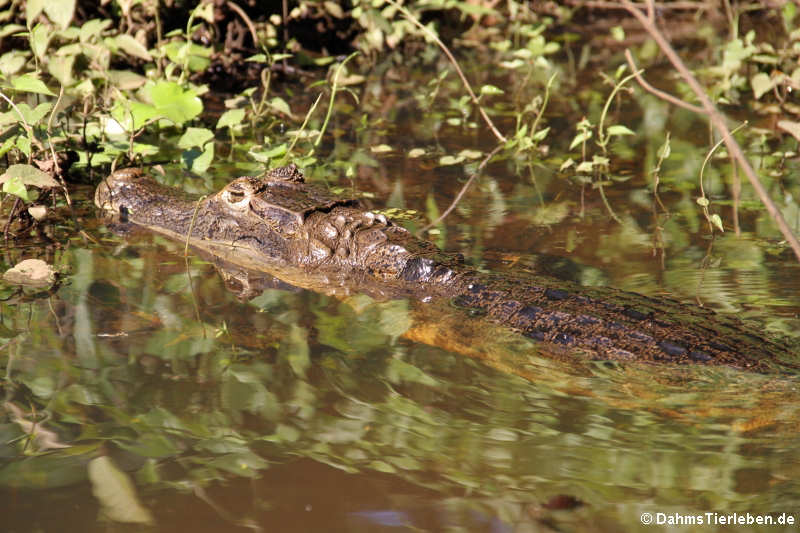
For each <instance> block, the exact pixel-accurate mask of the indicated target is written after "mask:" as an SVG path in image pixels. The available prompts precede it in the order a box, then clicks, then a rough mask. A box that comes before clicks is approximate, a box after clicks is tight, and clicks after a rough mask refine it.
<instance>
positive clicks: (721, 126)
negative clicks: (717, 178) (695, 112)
mask: <svg viewBox="0 0 800 533" xmlns="http://www.w3.org/2000/svg"><path fill="white" fill-rule="evenodd" d="M621 2H622V5H623V6H625V9H627V10H628V12H629V13H630V14H631V15H633V16H634V17H636V19H637V20H638V21H639V23H640V24H641V25H642V26H643V27H644V29H645V30H647V33H649V34H650V36H651V37H653V40H655V41H656V44H658V46H659V48H661V51H662V52H664V55H666V56H667V59H669V61H670V63H672V65H673V66H674V67H675V69H676V70H677V71H678V72H679V73H680V75H681V77H683V79H684V80H685V81H686V83H687V84H688V85H689V87H691V89H692V91H694V93H695V94H696V95H697V98H698V99H699V100H700V103H701V104H702V106H703V109H704V110H705V114H707V115H708V117H709V120H710V121H711V124H712V125H713V126H714V128H715V129H716V130H717V133H719V134H720V135H721V136H722V139H723V141H724V142H725V147H726V148H727V149H728V153H729V154H730V155H731V157H732V158H733V159H734V160H736V162H738V163H739V166H740V167H741V168H742V171H743V172H744V173H745V176H747V179H748V181H749V182H750V185H752V186H753V189H754V190H755V191H756V194H757V195H758V197H759V199H760V200H761V203H763V204H764V207H765V208H766V209H767V212H768V213H769V214H770V216H771V217H772V219H773V220H774V221H775V223H776V224H777V226H778V229H779V230H780V232H781V234H782V235H783V237H784V239H786V242H787V243H788V244H789V246H790V247H791V248H792V251H794V254H795V256H796V257H797V260H798V261H800V242H798V240H797V237H796V236H795V235H794V234H793V233H792V230H791V228H789V225H788V224H787V223H786V219H784V218H783V215H782V214H781V212H780V210H779V209H778V208H777V206H776V205H775V203H774V202H773V201H772V198H770V196H769V193H768V192H767V190H766V189H765V188H764V186H763V185H762V184H761V182H760V181H759V179H758V176H756V173H755V171H754V170H753V167H752V166H750V162H749V161H748V160H747V158H746V157H745V155H744V153H743V152H742V149H741V147H740V146H739V143H737V142H736V140H735V139H734V138H733V137H732V136H731V132H730V131H729V130H728V126H727V125H726V124H725V117H724V116H723V115H722V114H721V113H720V112H719V111H718V110H717V108H716V107H715V106H714V104H713V103H712V102H711V99H710V98H709V97H708V95H707V94H706V92H705V90H704V89H703V87H702V86H701V85H700V82H698V81H697V78H695V77H694V76H693V75H692V73H691V72H690V71H689V69H688V68H686V65H684V63H683V61H682V60H681V58H680V56H678V54H677V52H675V49H674V48H672V46H671V45H670V44H669V42H668V41H667V40H666V38H665V37H664V35H663V34H662V33H661V32H660V31H659V30H658V28H657V27H656V26H655V24H654V23H653V22H652V21H650V20H649V19H648V18H647V16H645V14H644V13H642V12H641V11H640V10H639V9H638V8H637V7H636V5H634V4H633V3H631V2H630V0H621ZM648 4H649V5H652V0H648Z"/></svg>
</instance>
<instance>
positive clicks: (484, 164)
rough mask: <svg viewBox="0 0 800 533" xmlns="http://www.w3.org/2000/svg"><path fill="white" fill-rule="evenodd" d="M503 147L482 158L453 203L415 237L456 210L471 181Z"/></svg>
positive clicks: (499, 145) (500, 145) (500, 146)
mask: <svg viewBox="0 0 800 533" xmlns="http://www.w3.org/2000/svg"><path fill="white" fill-rule="evenodd" d="M503 146H504V145H502V144H498V145H497V147H496V148H495V149H494V150H492V151H491V152H490V153H489V155H487V156H486V157H484V158H483V161H481V164H480V165H478V168H477V169H475V172H473V173H472V175H471V176H470V177H469V179H468V180H467V182H466V183H465V184H464V186H463V187H461V190H460V191H458V194H457V195H456V197H455V198H454V199H453V202H452V203H451V204H450V206H449V207H448V208H447V209H445V210H444V213H442V214H441V215H439V218H437V219H436V220H434V221H433V222H431V223H430V224H428V225H427V226H425V227H424V228H422V229H420V230H419V231H417V232H416V233H415V235H417V236H419V235H421V234H422V233H424V232H426V231H428V230H429V229H431V228H432V227H434V226H435V225H436V224H438V223H439V222H441V221H442V220H444V219H445V217H446V216H447V215H449V214H450V213H451V212H452V211H453V209H455V208H456V206H457V205H458V202H460V201H461V198H462V197H463V196H464V194H465V193H466V192H467V189H469V186H470V185H472V182H473V181H475V178H477V177H478V175H479V174H480V173H481V170H483V169H484V167H486V164H487V163H489V160H490V159H491V158H493V157H494V156H495V154H497V152H499V151H500V150H501V149H502V148H503Z"/></svg>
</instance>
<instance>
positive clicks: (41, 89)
mask: <svg viewBox="0 0 800 533" xmlns="http://www.w3.org/2000/svg"><path fill="white" fill-rule="evenodd" d="M11 86H12V87H13V88H14V90H17V91H22V92H25V93H38V94H46V95H48V96H55V95H56V94H55V93H54V92H53V91H51V90H50V89H48V88H47V85H45V84H44V82H42V80H40V79H39V78H37V77H36V76H34V75H33V74H23V75H22V76H17V77H15V78H12V80H11Z"/></svg>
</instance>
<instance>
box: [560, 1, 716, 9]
mask: <svg viewBox="0 0 800 533" xmlns="http://www.w3.org/2000/svg"><path fill="white" fill-rule="evenodd" d="M565 3H566V4H568V5H571V6H576V7H588V8H590V9H625V8H624V7H623V6H620V5H619V2H603V1H602V0H585V1H584V0H566V2H565ZM708 4H709V3H708V2H686V1H684V2H662V3H659V4H656V5H655V7H657V8H658V9H659V11H667V10H671V11H694V10H697V11H707V10H708V9H709V7H708ZM633 5H634V6H636V5H639V6H642V7H645V5H644V4H633Z"/></svg>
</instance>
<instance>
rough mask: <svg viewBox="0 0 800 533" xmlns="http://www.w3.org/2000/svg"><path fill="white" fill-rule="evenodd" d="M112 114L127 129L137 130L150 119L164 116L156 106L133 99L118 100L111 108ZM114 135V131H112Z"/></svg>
mask: <svg viewBox="0 0 800 533" xmlns="http://www.w3.org/2000/svg"><path fill="white" fill-rule="evenodd" d="M111 116H112V117H114V120H116V121H117V123H119V125H120V126H122V128H123V129H124V130H125V131H136V130H138V129H139V128H141V127H143V126H144V125H145V123H147V121H148V120H152V119H154V118H156V117H160V116H163V115H162V114H161V113H160V112H159V111H158V109H156V108H155V107H153V106H151V105H149V104H144V103H142V102H136V101H131V100H122V99H120V100H118V101H117V103H116V105H115V106H114V108H113V109H112V110H111ZM111 134H112V135H113V132H111Z"/></svg>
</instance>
